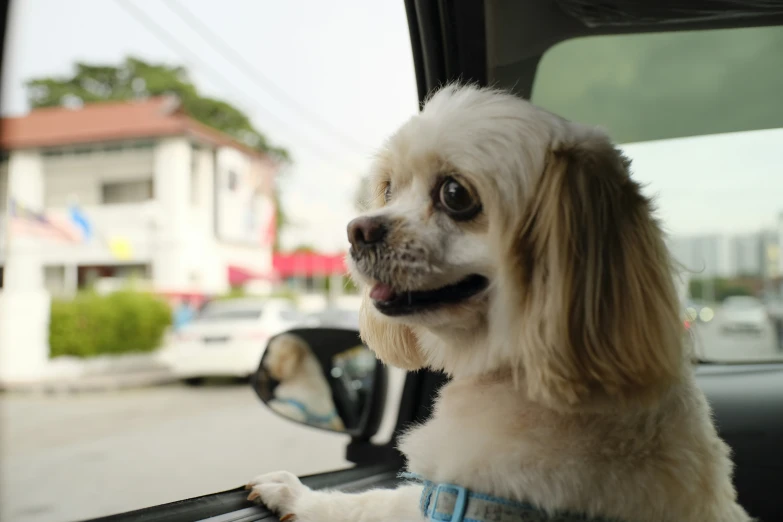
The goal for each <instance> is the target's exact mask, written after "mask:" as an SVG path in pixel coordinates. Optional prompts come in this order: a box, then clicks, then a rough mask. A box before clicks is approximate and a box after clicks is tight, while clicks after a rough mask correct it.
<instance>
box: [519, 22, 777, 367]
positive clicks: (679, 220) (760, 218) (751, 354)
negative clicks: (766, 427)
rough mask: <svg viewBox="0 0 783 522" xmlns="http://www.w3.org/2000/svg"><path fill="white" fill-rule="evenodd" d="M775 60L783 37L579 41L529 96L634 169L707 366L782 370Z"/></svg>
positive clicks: (564, 48)
mask: <svg viewBox="0 0 783 522" xmlns="http://www.w3.org/2000/svg"><path fill="white" fill-rule="evenodd" d="M781 46H783V28H781V27H771V28H753V29H732V30H712V31H697V32H674V33H665V34H645V35H622V36H605V37H594V38H582V39H577V40H571V41H567V42H564V43H561V44H559V45H556V46H554V47H553V48H551V49H550V50H549V51H547V52H546V53H545V54H544V56H543V58H542V60H541V63H540V64H539V67H538V72H537V76H536V80H535V84H534V88H533V94H532V101H533V102H534V103H537V104H539V105H541V106H543V107H545V108H547V109H549V110H551V111H553V112H556V113H558V114H560V115H562V116H564V117H566V118H569V119H572V120H575V121H580V122H584V123H589V124H594V125H599V126H601V127H603V128H605V129H606V130H607V131H608V132H609V134H610V135H611V136H612V137H613V138H614V139H615V140H617V141H618V142H619V143H620V144H621V149H622V150H623V151H624V152H625V153H626V155H627V156H628V157H629V158H630V159H631V161H632V166H631V169H632V173H633V176H634V177H635V178H636V179H637V180H639V181H640V182H642V183H643V184H644V185H645V191H646V193H647V194H648V195H649V196H651V197H653V198H654V200H655V202H656V205H657V209H658V217H659V219H660V220H661V223H662V226H663V227H664V230H665V232H666V233H667V236H668V237H667V240H668V244H669V247H670V250H671V253H672V255H673V257H674V259H675V260H676V261H677V262H678V264H679V273H678V274H676V278H675V279H676V283H677V285H678V288H679V291H680V297H681V300H682V303H683V320H684V324H685V327H686V328H687V329H688V330H689V331H690V332H691V334H692V335H691V338H692V339H693V341H694V343H695V349H696V352H697V355H699V356H700V357H702V358H704V359H707V360H717V361H736V360H751V359H773V358H780V357H781V356H783V307H781V304H780V303H781V302H783V299H781V296H782V295H783V279H781V276H782V275H783V255H782V253H783V198H782V197H781V196H783V177H781V176H780V169H781V165H783V163H781V156H780V154H779V152H778V151H779V150H780V144H781V143H783V99H782V98H781V96H780V93H781V92H783V68H781V67H780V49H781ZM740 296H744V297H740ZM751 297H752V298H753V299H751ZM752 303H761V305H762V307H763V309H764V310H765V312H766V313H759V314H754V315H749V314H744V313H741V312H743V311H744V309H745V308H748V307H751V306H753V304H752Z"/></svg>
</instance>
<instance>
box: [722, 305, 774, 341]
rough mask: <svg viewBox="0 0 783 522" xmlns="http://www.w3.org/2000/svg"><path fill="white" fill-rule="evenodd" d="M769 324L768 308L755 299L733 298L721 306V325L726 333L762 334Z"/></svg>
mask: <svg viewBox="0 0 783 522" xmlns="http://www.w3.org/2000/svg"><path fill="white" fill-rule="evenodd" d="M768 323H769V315H768V313H767V308H766V307H765V306H764V303H762V302H761V301H760V300H758V299H756V298H755V297H748V296H731V297H727V298H726V299H725V300H724V301H723V303H722V304H721V325H722V328H723V330H724V331H726V332H749V333H756V334H761V333H763V332H764V330H765V329H766V328H767V325H768Z"/></svg>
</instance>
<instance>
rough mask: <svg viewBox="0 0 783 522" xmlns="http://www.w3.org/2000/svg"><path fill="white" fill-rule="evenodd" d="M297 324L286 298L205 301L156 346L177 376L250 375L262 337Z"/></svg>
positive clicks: (189, 379)
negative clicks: (202, 306)
mask: <svg viewBox="0 0 783 522" xmlns="http://www.w3.org/2000/svg"><path fill="white" fill-rule="evenodd" d="M299 324H301V314H300V313H299V312H298V311H297V309H296V307H295V306H294V304H293V303H292V302H291V301H289V300H287V299H263V298H241V299H228V300H221V301H213V302H211V303H208V304H207V305H206V306H205V307H204V308H203V309H202V310H201V311H200V312H199V313H198V314H197V315H196V317H195V318H194V319H193V320H192V321H191V322H190V323H188V324H187V325H185V326H184V327H183V328H182V329H181V330H180V331H179V332H177V333H174V334H173V335H172V336H171V341H170V342H169V343H168V345H167V346H166V347H165V348H164V349H163V350H162V351H161V359H162V361H163V362H164V363H165V364H166V365H167V366H168V367H169V369H170V370H171V371H172V373H174V375H175V376H177V377H178V378H180V379H183V380H184V381H185V382H187V383H189V384H197V383H199V382H201V380H202V378H204V377H239V378H246V377H249V376H250V375H251V374H252V373H253V372H255V371H256V369H257V368H258V363H259V361H260V360H261V355H262V354H263V352H264V349H265V348H266V345H267V342H268V341H269V339H270V338H271V337H273V336H274V335H276V334H278V333H280V332H282V331H285V330H288V329H291V328H294V327H295V326H297V325H299Z"/></svg>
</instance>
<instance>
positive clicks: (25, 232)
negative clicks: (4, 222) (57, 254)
mask: <svg viewBox="0 0 783 522" xmlns="http://www.w3.org/2000/svg"><path fill="white" fill-rule="evenodd" d="M8 213H9V220H10V222H9V231H10V233H11V234H12V235H16V236H26V237H39V238H47V239H55V240H58V241H66V242H69V243H73V242H77V241H79V235H78V233H76V232H75V231H74V230H72V229H70V228H69V227H68V226H66V225H65V224H63V223H58V222H57V220H53V219H51V218H50V217H49V216H47V215H46V214H45V213H43V212H39V211H35V210H33V209H31V208H29V207H27V206H25V205H22V204H21V203H19V202H18V201H17V200H15V199H13V198H11V199H10V200H9V204H8Z"/></svg>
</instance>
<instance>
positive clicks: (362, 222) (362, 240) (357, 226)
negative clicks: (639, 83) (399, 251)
mask: <svg viewBox="0 0 783 522" xmlns="http://www.w3.org/2000/svg"><path fill="white" fill-rule="evenodd" d="M384 237H386V225H385V224H384V223H383V221H382V220H381V219H379V218H377V217H358V218H356V219H354V220H353V221H351V222H350V223H348V241H350V242H351V245H353V247H354V248H362V247H366V246H368V245H372V244H374V243H379V242H381V241H383V238H384Z"/></svg>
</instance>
